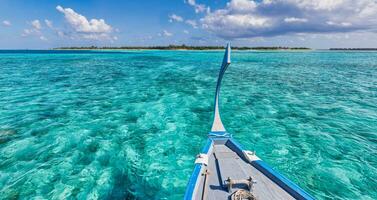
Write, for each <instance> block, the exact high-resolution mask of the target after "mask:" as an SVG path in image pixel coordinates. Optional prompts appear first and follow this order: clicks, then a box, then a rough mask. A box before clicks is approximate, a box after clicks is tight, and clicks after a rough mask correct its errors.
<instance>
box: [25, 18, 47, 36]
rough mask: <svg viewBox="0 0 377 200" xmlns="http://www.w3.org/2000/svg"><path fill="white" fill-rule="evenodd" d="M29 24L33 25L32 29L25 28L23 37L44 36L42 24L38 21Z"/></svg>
mask: <svg viewBox="0 0 377 200" xmlns="http://www.w3.org/2000/svg"><path fill="white" fill-rule="evenodd" d="M29 24H30V25H31V28H25V29H24V30H23V32H22V34H21V36H23V37H27V36H29V35H34V36H41V35H42V33H41V29H42V25H41V22H40V21H39V20H38V19H36V20H33V21H31V22H29Z"/></svg>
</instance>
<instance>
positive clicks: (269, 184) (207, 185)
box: [184, 44, 314, 200]
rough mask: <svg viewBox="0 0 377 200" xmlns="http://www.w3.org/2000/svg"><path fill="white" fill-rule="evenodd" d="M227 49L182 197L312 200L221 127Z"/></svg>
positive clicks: (228, 59)
mask: <svg viewBox="0 0 377 200" xmlns="http://www.w3.org/2000/svg"><path fill="white" fill-rule="evenodd" d="M230 51H231V49H230V45H229V44H228V45H227V47H226V50H225V55H224V60H223V63H222V66H221V69H220V73H219V77H218V79H217V86H216V94H215V104H214V105H215V109H214V120H213V124H212V128H211V131H210V132H209V133H208V141H207V144H206V145H205V147H204V148H203V150H202V152H201V153H200V154H199V155H198V156H197V158H196V160H195V168H194V172H193V174H192V175H191V178H190V180H189V183H188V185H187V189H186V193H185V196H184V199H185V200H191V199H195V200H196V199H203V200H206V199H209V200H222V199H227V200H229V199H256V200H269V199H277V200H288V199H314V198H313V197H312V196H311V195H310V194H308V193H307V192H305V191H304V190H303V189H301V188H300V187H299V186H297V185H296V184H294V183H293V182H292V181H290V180H288V179H287V178H286V177H284V176H283V175H281V174H280V173H278V172H277V171H275V170H274V169H272V168H271V167H270V166H269V165H267V164H266V163H265V162H263V161H262V160H261V159H260V158H259V157H258V156H257V155H256V154H255V152H252V151H248V150H245V149H243V148H242V147H241V145H240V144H239V143H238V142H236V141H235V139H234V138H232V135H231V134H230V133H228V132H227V131H226V130H225V127H224V125H223V123H222V121H221V118H220V110H219V98H220V86H221V80H222V78H223V76H224V73H225V71H226V69H227V68H228V66H229V65H230Z"/></svg>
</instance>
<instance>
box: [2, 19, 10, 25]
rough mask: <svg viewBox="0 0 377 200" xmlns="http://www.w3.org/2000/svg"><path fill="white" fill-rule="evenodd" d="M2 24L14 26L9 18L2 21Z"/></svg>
mask: <svg viewBox="0 0 377 200" xmlns="http://www.w3.org/2000/svg"><path fill="white" fill-rule="evenodd" d="M2 24H3V26H12V23H10V21H8V20H4V21H3V22H2Z"/></svg>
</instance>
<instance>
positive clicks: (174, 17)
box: [169, 14, 183, 22]
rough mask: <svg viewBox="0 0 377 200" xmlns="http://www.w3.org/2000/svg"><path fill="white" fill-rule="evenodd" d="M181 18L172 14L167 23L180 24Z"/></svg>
mask: <svg viewBox="0 0 377 200" xmlns="http://www.w3.org/2000/svg"><path fill="white" fill-rule="evenodd" d="M182 21H183V18H182V17H181V16H179V15H176V14H172V15H170V16H169V22H182Z"/></svg>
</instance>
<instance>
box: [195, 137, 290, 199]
mask: <svg viewBox="0 0 377 200" xmlns="http://www.w3.org/2000/svg"><path fill="white" fill-rule="evenodd" d="M208 155H209V157H208V166H207V167H206V168H205V169H203V171H204V172H205V170H208V171H209V173H208V175H207V178H205V176H203V175H202V177H201V178H200V182H199V183H198V188H197V189H198V190H197V192H196V196H195V198H194V199H208V200H221V199H230V196H231V194H232V193H229V192H228V191H227V187H226V186H225V185H224V181H225V180H226V179H227V178H228V177H230V178H232V179H238V180H242V179H245V180H246V179H248V178H249V177H252V178H253V180H256V181H257V183H255V184H254V185H253V189H252V194H253V195H254V196H255V197H256V199H261V200H264V199H279V200H281V199H284V200H289V199H295V198H293V197H292V196H291V195H290V194H289V193H287V192H286V191H285V190H284V189H282V188H281V187H279V186H278V185H277V184H276V183H274V182H273V181H272V180H270V179H269V178H268V177H266V176H265V175H264V174H263V173H261V172H260V171H259V170H258V169H256V168H255V167H254V166H252V165H251V164H250V163H248V162H247V161H245V160H244V159H243V158H241V157H240V156H239V155H238V154H237V153H236V152H235V151H233V150H232V149H231V148H229V147H228V146H227V145H226V144H222V143H220V144H216V143H215V144H213V146H212V148H211V151H210V152H208ZM204 182H206V184H205V186H204ZM237 189H242V187H241V188H234V189H233V190H232V192H235V191H236V190H237ZM203 190H204V192H203Z"/></svg>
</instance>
